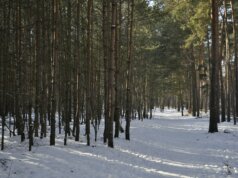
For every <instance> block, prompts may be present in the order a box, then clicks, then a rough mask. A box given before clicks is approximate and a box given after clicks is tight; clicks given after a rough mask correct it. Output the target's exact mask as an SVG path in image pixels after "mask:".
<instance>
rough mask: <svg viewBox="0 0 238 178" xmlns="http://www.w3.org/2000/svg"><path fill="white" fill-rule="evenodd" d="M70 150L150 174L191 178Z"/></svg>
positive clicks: (72, 151)
mask: <svg viewBox="0 0 238 178" xmlns="http://www.w3.org/2000/svg"><path fill="white" fill-rule="evenodd" d="M69 150H70V151H69V153H72V154H77V155H79V156H86V157H93V158H96V159H99V160H103V161H107V162H111V163H114V164H120V165H124V166H130V167H133V168H136V169H140V170H143V171H145V172H148V173H155V174H160V175H163V176H171V177H180V178H190V177H189V176H185V175H182V174H176V173H171V172H166V171H161V170H157V169H154V168H147V167H143V166H139V165H135V164H130V163H126V162H123V161H119V160H116V159H114V160H112V159H108V158H107V157H105V156H102V155H96V154H92V153H86V152H82V151H75V150H72V149H69Z"/></svg>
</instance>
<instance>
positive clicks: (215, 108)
mask: <svg viewBox="0 0 238 178" xmlns="http://www.w3.org/2000/svg"><path fill="white" fill-rule="evenodd" d="M218 37H219V30H218V0H212V59H211V64H212V65H211V70H212V71H211V91H210V122H209V132H210V133H213V132H218V127H217V121H218V119H219V97H218V93H219V91H218V90H219V87H218V79H219V76H218V75H219V69H218V61H219V38H218Z"/></svg>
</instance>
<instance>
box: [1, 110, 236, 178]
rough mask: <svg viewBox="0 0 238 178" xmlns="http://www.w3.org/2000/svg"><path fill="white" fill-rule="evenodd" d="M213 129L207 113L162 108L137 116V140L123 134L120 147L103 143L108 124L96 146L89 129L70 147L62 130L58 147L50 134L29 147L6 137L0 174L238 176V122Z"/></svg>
mask: <svg viewBox="0 0 238 178" xmlns="http://www.w3.org/2000/svg"><path fill="white" fill-rule="evenodd" d="M123 124H124V123H123ZM225 130H229V133H224V131H225ZM81 131H84V129H83V128H81ZM207 131H208V117H206V116H203V118H193V117H191V116H185V117H181V116H180V113H178V112H176V110H165V111H164V112H163V113H161V112H159V109H157V110H156V111H155V112H154V117H153V119H151V120H147V119H145V120H144V121H143V122H142V121H139V120H133V121H132V122H131V140H130V141H126V140H125V139H124V134H123V135H120V138H118V139H115V140H114V142H115V143H114V145H115V148H114V149H112V148H108V147H107V145H104V144H103V139H102V134H103V126H101V128H100V130H99V140H98V142H97V143H93V145H94V146H93V147H92V146H90V147H88V146H86V139H85V137H83V136H82V135H83V134H81V141H80V142H75V141H74V140H73V137H70V138H69V139H68V145H67V146H64V145H63V134H62V135H57V138H56V146H49V139H48V138H44V139H40V138H38V139H35V140H34V146H33V148H32V151H31V152H29V151H28V143H27V141H25V142H23V143H20V138H19V137H18V136H16V137H12V138H9V137H6V144H5V150H4V151H3V152H2V151H0V178H66V177H70V178H78V177H80V178H90V177H92V178H122V177H125V178H158V177H181V178H187V177H202V178H203V177H214V178H218V177H231V178H233V177H234V178H235V177H238V152H237V150H238V127H237V126H234V125H233V124H232V123H221V124H219V132H218V133H215V134H209V133H208V132H207ZM91 137H92V138H93V137H94V135H93V130H92V134H91Z"/></svg>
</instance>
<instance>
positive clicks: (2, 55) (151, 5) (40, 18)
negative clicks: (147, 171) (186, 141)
mask: <svg viewBox="0 0 238 178" xmlns="http://www.w3.org/2000/svg"><path fill="white" fill-rule="evenodd" d="M237 33H238V2H237V1H235V0H210V1H209V0H199V1H198V0H87V1H83V0H21V1H20V0H18V1H17V0H1V1H0V41H1V43H0V121H1V122H0V128H1V131H0V133H1V135H0V138H1V150H2V152H4V150H5V151H7V150H8V149H9V147H8V145H9V143H10V141H11V139H14V138H15V140H16V142H17V144H23V145H28V146H27V148H25V150H26V151H27V150H29V151H32V149H33V150H34V147H37V144H36V143H38V142H39V140H46V142H47V146H48V145H51V146H55V147H57V142H58V141H59V139H58V138H60V140H62V145H65V147H67V146H70V144H72V141H73V140H74V141H75V143H77V142H78V143H79V144H81V143H82V142H85V145H87V146H90V147H88V149H90V148H91V147H94V146H95V143H97V142H100V144H102V145H107V146H108V147H110V148H115V149H118V148H117V145H116V144H115V143H117V142H118V139H120V138H123V139H125V141H123V144H128V145H130V143H131V142H132V141H133V137H134V134H131V132H132V131H133V129H134V127H133V122H135V124H136V125H137V122H138V120H139V121H140V122H138V127H139V125H141V126H143V127H144V124H146V123H144V122H149V123H150V122H152V120H154V121H153V122H156V119H158V120H159V119H160V117H162V118H163V117H165V116H164V115H163V112H165V113H167V112H169V113H170V111H171V109H172V110H173V112H177V113H180V114H179V115H178V116H176V117H179V118H180V115H181V120H182V119H183V118H186V117H190V118H193V119H194V118H195V119H198V120H199V119H204V116H205V118H206V120H204V122H205V121H206V126H207V128H206V130H203V132H204V133H209V134H211V133H214V134H215V133H217V132H218V131H219V132H220V129H219V126H220V124H222V123H224V124H225V125H226V124H229V125H227V129H225V130H224V132H228V133H230V132H233V131H234V132H235V133H238V129H237V127H236V126H234V125H236V123H237V117H238V63H237V58H238V53H237V52H238V46H237V42H238V37H237ZM157 112H159V113H160V115H159V116H158V115H157V114H158V113H157ZM161 114H162V116H161ZM172 114H173V113H172ZM171 117H173V116H171ZM141 121H143V122H141ZM160 122H161V121H160ZM170 122H171V121H170ZM177 122H178V123H179V120H178V121H177ZM181 122H182V121H181ZM188 122H189V121H188ZM140 123H141V124H140ZM171 124H172V123H171ZM184 124H185V123H184ZM194 124H195V123H194ZM178 125H179V124H178ZM152 126H153V124H152ZM175 127H176V126H175ZM221 128H222V129H223V128H224V127H223V125H221ZM230 128H232V130H229V129H230ZM147 129H150V128H149V127H148V128H147ZM222 129H221V130H222ZM145 132H147V131H146V130H145ZM235 133H234V135H235V136H236V135H237V136H238V134H235ZM142 135H143V133H142ZM235 136H234V137H235ZM237 136H236V137H237ZM148 137H150V135H148ZM127 141H128V142H127ZM129 141H130V142H129ZM119 142H120V141H119ZM60 143H61V142H60ZM120 144H121V142H120V143H119V145H120ZM137 146H138V147H139V146H140V145H137ZM236 146H238V145H236ZM16 147H17V145H16ZM79 149H80V148H79ZM95 149H97V148H95ZM85 150H87V149H86V148H85ZM234 159H235V158H234ZM236 159H238V158H237V157H236ZM3 160H4V159H3ZM0 163H1V154H0ZM2 164H3V163H2ZM4 164H5V163H4ZM236 164H237V165H236V166H238V162H237V161H236ZM227 165H228V166H227V170H229V171H231V169H228V168H229V164H227ZM0 167H1V164H0ZM234 167H235V166H234ZM0 170H1V169H0ZM229 171H228V173H229ZM237 171H238V168H237V169H236V168H234V170H233V173H237ZM152 172H153V171H152ZM231 172H232V171H231ZM160 173H161V172H160ZM162 175H164V174H162ZM164 176H165V175H164ZM168 176H172V177H176V176H177V177H183V176H179V175H177V174H175V175H172V174H171V175H168ZM200 176H201V175H199V177H200ZM0 177H1V172H0ZM109 177H110V176H109ZM142 177H143V176H142ZM152 177H153V176H152ZM185 177H186V176H185ZM201 177H202V176H201ZM8 178H9V177H8Z"/></svg>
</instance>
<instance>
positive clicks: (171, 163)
mask: <svg viewBox="0 0 238 178" xmlns="http://www.w3.org/2000/svg"><path fill="white" fill-rule="evenodd" d="M116 149H117V150H119V151H121V152H123V153H128V154H131V155H133V156H136V157H139V158H142V159H144V160H146V161H150V162H155V163H160V164H165V165H168V166H174V167H181V168H190V169H191V168H193V169H213V170H214V171H220V170H221V169H220V168H219V167H218V166H217V165H207V164H206V165H200V164H188V163H183V162H178V161H172V160H166V159H161V158H158V157H152V156H148V155H144V154H141V153H136V152H133V151H130V150H125V149H122V148H116Z"/></svg>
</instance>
